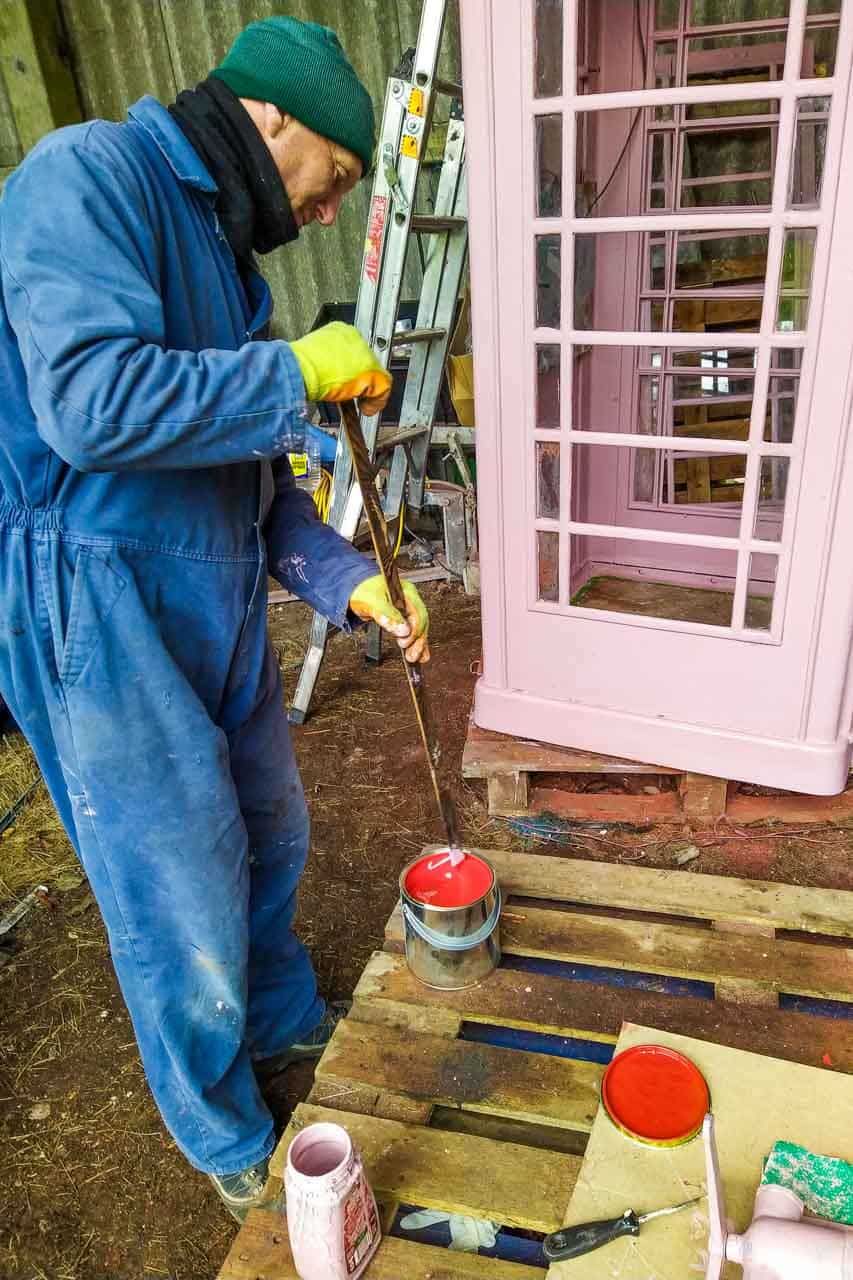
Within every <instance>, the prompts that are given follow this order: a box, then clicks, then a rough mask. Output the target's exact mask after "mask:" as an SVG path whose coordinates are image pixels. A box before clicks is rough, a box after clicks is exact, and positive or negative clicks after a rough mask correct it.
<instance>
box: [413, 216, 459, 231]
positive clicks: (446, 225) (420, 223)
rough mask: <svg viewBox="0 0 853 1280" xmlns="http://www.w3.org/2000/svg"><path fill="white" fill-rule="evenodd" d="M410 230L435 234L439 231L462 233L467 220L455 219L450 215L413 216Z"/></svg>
mask: <svg viewBox="0 0 853 1280" xmlns="http://www.w3.org/2000/svg"><path fill="white" fill-rule="evenodd" d="M411 225H412V230H413V231H423V232H431V233H436V232H439V231H464V230H465V228H466V227H467V225H468V220H467V218H455V217H453V215H452V214H447V215H446V216H445V217H441V216H440V215H436V214H417V213H416V214H415V216H414V217H413V218H412V224H411Z"/></svg>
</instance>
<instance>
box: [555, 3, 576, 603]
mask: <svg viewBox="0 0 853 1280" xmlns="http://www.w3.org/2000/svg"><path fill="white" fill-rule="evenodd" d="M580 3H581V0H568V3H566V4H564V9H565V13H564V18H563V23H564V29H563V90H564V93H565V91H566V90H568V89H569V88H570V89H571V96H572V97H573V98H574V97H577V93H576V89H577V65H578V56H577V48H578V44H577V42H578V29H579V26H580V21H579V17H578V7H579V4H580ZM577 134H578V131H577V125H576V117H575V114H574V112H573V111H571V110H566V111H565V112H564V113H563V209H562V212H563V228H564V229H563V276H562V282H561V292H562V312H561V320H562V327H563V331H564V332H565V331H566V330H568V329H570V328H573V327H574V323H575V237H574V236H573V235H572V234H571V231H570V230H569V222H570V221H572V220H574V217H575V213H576V211H577V181H576V178H577ZM574 352H575V348H574V346H573V345H572V344H571V343H570V342H565V341H564V343H563V349H562V360H561V364H562V370H561V372H562V375H563V382H562V393H563V399H562V401H561V414H560V422H561V426H562V428H563V430H562V431H561V435H562V436H563V440H564V443H563V445H562V448H561V449H560V462H561V472H560V480H561V483H560V573H561V575H565V576H564V577H563V578H562V579H561V582H560V600H561V601H562V602H564V603H565V604H568V603H570V601H571V596H572V540H571V538H570V536H569V532H568V529H569V521H570V518H571V514H572V483H573V466H572V461H573V459H572V448H571V444H570V443H568V441H569V439H570V434H571V432H572V430H573V428H574V405H575V361H574Z"/></svg>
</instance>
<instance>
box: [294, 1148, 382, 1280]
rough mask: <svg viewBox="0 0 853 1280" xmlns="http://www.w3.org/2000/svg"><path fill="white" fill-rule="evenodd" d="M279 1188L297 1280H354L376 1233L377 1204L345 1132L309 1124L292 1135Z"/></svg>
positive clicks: (374, 1246) (363, 1266)
mask: <svg viewBox="0 0 853 1280" xmlns="http://www.w3.org/2000/svg"><path fill="white" fill-rule="evenodd" d="M284 1186H285V1194H286V1197H287V1230H288V1235H289V1236H290V1248H291V1251H292V1253H293V1262H294V1265H295V1266H296V1270H297V1272H298V1274H299V1275H300V1277H301V1280H358V1278H359V1276H361V1275H363V1274H364V1272H365V1271H366V1269H367V1266H368V1264H369V1263H370V1261H371V1259H372V1257H373V1255H374V1254H375V1252H376V1250H377V1249H378V1248H379V1241H380V1238H381V1233H380V1229H379V1215H378V1213H377V1211H376V1200H375V1199H374V1196H373V1192H372V1191H371V1189H370V1184H369V1183H368V1181H367V1178H366V1177H365V1174H364V1166H363V1165H362V1162H361V1157H360V1156H359V1154H358V1152H357V1151H356V1149H355V1148H354V1146H353V1144H352V1140H351V1138H350V1136H349V1134H348V1133H347V1131H346V1129H343V1128H341V1126H340V1125H336V1124H312V1125H309V1126H308V1128H307V1129H303V1130H302V1132H301V1133H299V1134H297V1136H296V1137H295V1138H294V1139H293V1142H291V1144H290V1150H289V1151H288V1154H287V1170H286V1172H285V1179H284Z"/></svg>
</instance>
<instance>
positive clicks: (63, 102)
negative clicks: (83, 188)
mask: <svg viewBox="0 0 853 1280" xmlns="http://www.w3.org/2000/svg"><path fill="white" fill-rule="evenodd" d="M0 71H2V75H3V79H4V81H5V83H6V91H7V93H8V95H9V102H10V105H11V108H12V114H13V116H14V118H15V125H16V127H17V130H18V136H19V138H20V142H21V148H22V150H23V151H24V153H26V152H27V151H29V149H30V148H31V147H33V146H35V144H36V143H37V142H38V140H39V138H42V137H43V136H44V135H45V134H46V133H50V131H51V130H52V129H57V128H60V127H61V126H62V125H67V124H77V123H79V121H80V120H82V118H83V114H82V111H81V109H80V100H79V98H78V95H77V86H76V84H75V82H74V77H73V75H72V73H71V68H70V66H69V64H68V62H67V61H66V60H65V57H64V56H63V35H62V26H61V23H60V18H59V9H58V6H57V3H56V0H0Z"/></svg>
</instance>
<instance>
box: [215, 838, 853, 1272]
mask: <svg viewBox="0 0 853 1280" xmlns="http://www.w3.org/2000/svg"><path fill="white" fill-rule="evenodd" d="M487 856H488V857H489V858H490V859H491V860H492V862H493V863H494V865H495V867H496V869H497V872H498V876H499V879H500V881H501V884H502V887H503V891H504V895H505V901H506V904H507V905H506V907H505V910H504V916H503V921H502V941H503V946H504V952H505V957H506V959H505V963H504V965H503V966H502V967H501V968H500V969H499V970H498V971H497V972H496V973H495V974H493V975H492V976H491V977H490V978H489V979H488V980H487V981H486V982H484V983H483V984H482V985H481V986H479V987H476V988H473V989H471V990H467V991H456V992H444V991H434V990H430V989H428V988H426V987H424V986H422V985H421V984H420V983H419V982H418V981H417V980H416V979H415V978H414V977H413V976H412V974H411V973H410V972H409V970H408V968H407V965H406V962H405V958H404V956H403V955H402V954H401V951H402V946H403V933H402V922H401V919H400V916H399V912H398V911H395V912H394V914H393V915H392V917H391V919H390V920H389V922H388V928H387V941H386V950H384V951H382V952H377V953H376V954H375V955H374V956H373V957H372V958H371V960H370V961H369V963H368V965H367V968H366V969H365V971H364V974H363V975H362V978H361V980H360V982H359V984H358V987H357V989H356V992H355V1000H354V1004H353V1008H352V1012H351V1014H350V1016H349V1017H348V1018H347V1019H346V1020H345V1021H344V1022H343V1023H342V1024H341V1025H340V1026H339V1027H338V1029H337V1031H336V1033H335V1036H334V1039H333V1040H332V1042H331V1044H330V1046H329V1048H328V1049H327V1051H326V1053H325V1055H324V1057H323V1059H322V1060H321V1062H320V1064H319V1065H318V1068H317V1074H316V1081H315V1085H314V1088H313V1090H312V1093H311V1095H310V1097H309V1099H308V1102H307V1103H305V1104H302V1105H300V1106H299V1107H298V1108H297V1109H296V1111H295V1112H294V1115H293V1118H292V1121H291V1124H290V1126H289V1128H288V1131H287V1133H286V1134H285V1135H284V1137H283V1139H282V1142H281V1143H280V1145H279V1147H278V1149H277V1151H276V1153H275V1156H274V1158H273V1165H272V1169H273V1184H272V1191H273V1192H276V1191H277V1189H278V1186H279V1183H278V1182H277V1181H276V1179H280V1178H281V1176H282V1174H283V1169H284V1164H285V1160H286V1153H287V1147H288V1144H289V1142H290V1140H291V1139H292V1137H293V1136H294V1134H295V1133H296V1132H298V1130H299V1129H300V1128H302V1127H303V1126H304V1125H306V1124H310V1123H312V1122H314V1121H317V1120H334V1121H337V1122H339V1123H343V1124H345V1125H346V1127H347V1128H348V1129H349V1131H350V1132H351V1134H352V1136H353V1138H354V1140H355V1141H356V1143H357V1144H358V1145H359V1147H360V1148H361V1150H362V1152H363V1154H364V1157H365V1160H366V1164H367V1168H368V1171H369V1176H370V1179H371V1182H372V1184H373V1186H374V1189H375V1190H376V1192H377V1196H378V1197H379V1199H380V1201H381V1203H382V1207H383V1219H384V1221H385V1223H386V1225H387V1224H389V1223H391V1222H393V1220H394V1218H395V1216H396V1212H397V1207H398V1205H400V1204H406V1205H415V1206H418V1207H426V1208H431V1209H437V1210H442V1211H445V1212H455V1213H460V1214H465V1215H470V1216H473V1217H476V1218H485V1219H490V1220H492V1221H495V1222H500V1223H502V1224H503V1225H504V1227H505V1228H511V1229H518V1228H522V1229H524V1230H526V1231H527V1232H535V1233H541V1234H545V1233H547V1232H549V1231H552V1230H555V1229H556V1228H557V1227H559V1226H561V1225H562V1224H563V1222H564V1215H565V1213H566V1209H567V1207H568V1203H569V1199H570V1196H571V1193H572V1189H573V1186H574V1184H575V1181H576V1179H577V1176H578V1172H579V1169H580V1164H581V1155H582V1152H583V1150H584V1146H585V1143H586V1141H587V1136H588V1134H589V1132H590V1129H591V1127H592V1124H593V1120H594V1118H595V1115H596V1112H597V1108H598V1097H599V1086H600V1080H601V1076H602V1073H603V1071H604V1063H605V1061H606V1059H607V1057H608V1055H609V1054H610V1052H612V1045H613V1044H615V1041H616V1039H617V1036H618V1035H619V1031H620V1028H621V1026H622V1024H623V1022H625V1021H629V1022H634V1023H641V1024H643V1025H646V1026H652V1027H657V1028H660V1029H661V1030H662V1031H672V1032H677V1033H681V1034H684V1035H691V1036H696V1037H699V1038H701V1039H704V1040H710V1041H713V1042H716V1043H719V1044H722V1045H728V1046H731V1047H734V1048H745V1049H750V1050H751V1051H753V1052H757V1053H762V1054H767V1055H770V1056H773V1057H776V1058H781V1059H785V1060H788V1061H791V1062H802V1063H807V1064H811V1065H814V1066H821V1064H822V1063H824V1064H827V1063H831V1064H832V1065H833V1066H834V1067H835V1068H836V1069H838V1070H842V1071H847V1072H851V1073H853V1020H850V1019H846V1018H843V1017H830V1016H818V1015H817V1014H816V1013H815V1012H808V1013H803V1012H791V1011H789V1010H788V1009H783V1008H780V1007H779V995H780V994H786V993H787V994H792V995H795V996H807V997H820V998H822V999H825V1000H831V1001H844V1002H847V1003H849V1004H850V1006H851V1011H853V950H850V949H849V948H848V947H847V946H845V945H844V941H845V940H849V939H850V938H851V937H853V893H843V892H835V891H828V890H822V889H803V888H795V887H793V886H786V885H777V884H770V883H764V882H754V881H742V880H735V879H728V878H723V877H717V876H706V875H694V874H691V873H689V872H680V871H656V870H650V869H647V868H638V867H622V866H615V865H611V864H604V863H591V862H585V861H578V860H573V859H563V858H553V857H547V856H536V855H533V856H526V855H524V856H519V855H518V854H508V853H497V852H494V853H489V854H487ZM543 961H544V962H545V963H543ZM578 966H592V968H589V969H587V968H583V969H581V970H580V972H579V971H578ZM620 974H622V975H623V981H628V982H629V983H630V982H643V983H644V985H643V986H642V987H637V986H630V985H628V986H625V985H619V984H618V983H619V975H620ZM643 974H645V975H650V976H647V977H646V978H642V977H641V976H640V975H643ZM691 983H705V984H711V985H710V986H709V987H699V986H697V987H693V986H691ZM676 992H680V994H676ZM685 992H686V994H685ZM745 1001H746V1002H749V1003H750V1004H752V1005H753V1007H752V1008H751V1009H749V1010H748V1011H747V1010H745V1009H744V1007H743V1003H744V1002H745ZM845 1008H846V1006H845ZM826 1012H836V1013H837V1012H838V1009H837V1007H835V1008H829V1007H828V1008H827V1010H826ZM824 1055H826V1057H825V1056H824ZM596 1059H597V1060H596ZM501 1241H502V1244H503V1245H506V1246H507V1247H508V1246H509V1244H512V1245H513V1247H515V1245H516V1244H517V1240H514V1239H513V1238H512V1236H511V1235H505V1236H502V1237H501ZM526 1247H528V1248H533V1249H535V1248H536V1244H535V1241H534V1242H533V1244H529V1245H528V1246H526ZM370 1275H371V1277H375V1278H376V1280H392V1278H393V1280H403V1278H404V1277H405V1280H474V1278H478V1277H482V1280H534V1278H538V1280H542V1277H543V1276H544V1275H545V1272H544V1270H543V1268H542V1266H541V1265H536V1266H531V1265H527V1264H526V1263H521V1262H512V1261H504V1260H500V1259H495V1258H488V1257H482V1256H478V1257H468V1256H466V1255H461V1254H454V1253H448V1252H446V1251H444V1250H441V1249H436V1248H434V1247H429V1246H427V1245H424V1244H419V1243H415V1242H413V1241H412V1240H411V1239H400V1238H393V1237H391V1238H386V1239H385V1241H384V1243H383V1245H382V1247H381V1250H380V1253H379V1255H378V1258H377V1260H376V1262H375V1263H374V1264H373V1266H372V1268H371V1271H370ZM295 1276H296V1272H295V1271H294V1270H293V1264H292V1260H291V1258H290V1254H289V1250H288V1246H287V1231H286V1224H285V1220H284V1219H283V1218H282V1217H281V1216H280V1215H278V1214H275V1213H263V1212H261V1211H255V1212H254V1213H253V1214H250V1215H249V1219H248V1221H247V1223H246V1225H245V1226H244V1228H243V1229H242V1230H241V1232H240V1234H239V1236H238V1237H237V1240H236V1242H235V1244H234V1247H233V1249H232V1252H231V1254H230V1255H229V1257H228V1260H227V1261H226V1263H225V1265H224V1267H223V1270H222V1272H221V1273H220V1280H294V1278H295Z"/></svg>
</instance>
